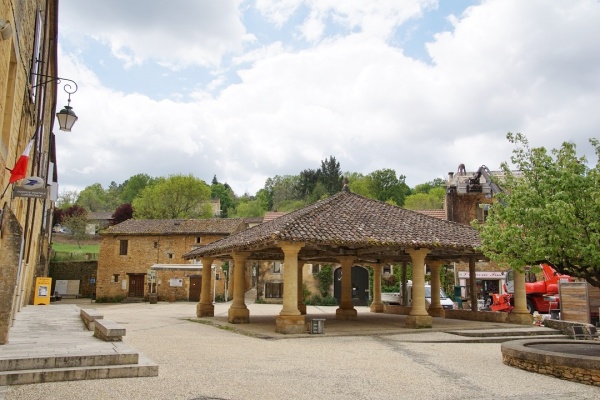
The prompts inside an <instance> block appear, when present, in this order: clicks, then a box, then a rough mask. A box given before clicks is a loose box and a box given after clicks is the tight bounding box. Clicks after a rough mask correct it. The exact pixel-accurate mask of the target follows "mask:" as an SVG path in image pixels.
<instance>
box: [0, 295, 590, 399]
mask: <svg viewBox="0 0 600 400" xmlns="http://www.w3.org/2000/svg"><path fill="white" fill-rule="evenodd" d="M69 302H70V303H76V304H75V305H77V306H79V307H82V308H95V309H97V310H99V311H101V312H102V313H103V314H104V318H106V319H110V320H113V321H116V322H118V323H120V324H123V326H124V327H126V329H127V334H126V336H125V338H124V345H126V346H129V347H131V348H134V349H135V350H137V351H139V352H141V353H143V354H144V355H145V356H146V357H148V358H149V359H151V360H152V361H153V362H155V363H157V364H158V365H159V374H158V377H151V378H123V379H100V380H87V381H70V382H60V383H44V384H36V385H21V386H8V387H7V386H5V387H0V399H3V400H8V399H11V400H12V399H23V400H34V399H40V400H42V399H44V400H52V399H60V400H65V399H86V400H94V399H128V400H134V399H145V400H148V399H170V400H171V399H173V400H175V399H186V400H191V399H231V400H233V399H235V400H237V399H239V400H252V399H286V400H292V399H344V400H348V399H393V398H398V399H491V398H493V399H515V400H516V399H540V400H542V399H543V400H546V399H549V398H561V399H597V398H598V397H599V396H600V389H599V388H597V387H592V386H586V385H582V384H578V383H573V382H568V381H563V380H559V379H556V378H552V377H549V376H544V375H539V374H534V373H529V372H526V371H523V370H520V369H516V368H512V367H508V366H505V365H504V364H503V363H502V360H501V353H500V344H499V343H468V342H466V341H465V340H466V339H465V338H462V337H459V336H456V335H452V334H449V333H447V332H446V331H448V330H456V329H478V328H486V327H496V328H497V327H499V326H504V325H500V324H483V323H476V322H471V321H456V320H454V321H453V320H442V319H438V318H435V319H434V328H433V329H431V330H420V331H415V330H409V329H405V328H404V327H403V318H404V317H401V316H391V315H385V316H381V315H374V314H371V313H369V312H368V308H366V307H357V310H358V313H359V314H358V320H357V321H352V322H350V321H335V320H334V315H335V307H312V306H308V309H307V312H308V315H309V317H308V319H310V318H326V321H325V333H324V334H322V335H293V336H292V335H282V334H277V333H275V322H274V315H276V314H277V313H278V312H279V311H280V309H281V306H280V305H266V304H248V308H249V309H250V320H251V323H250V324H247V325H231V324H228V323H227V322H226V320H227V310H228V307H229V304H218V303H217V304H216V305H215V317H214V318H206V319H203V322H198V321H196V318H195V310H196V304H195V303H184V302H177V303H167V302H159V303H158V304H146V303H130V304H91V303H90V301H89V300H71V301H68V300H67V301H63V302H60V303H53V304H52V305H50V306H46V307H49V308H50V309H52V311H53V312H54V311H55V310H56V309H58V310H60V309H59V307H69V308H72V307H74V305H73V304H68V303H69ZM39 307H44V306H28V307H26V308H25V309H24V310H23V311H22V313H24V312H25V311H27V312H30V311H37V310H39ZM32 309H33V310H32ZM42 310H43V309H42ZM65 310H66V308H65ZM45 314H46V315H47V316H49V315H50V314H51V313H49V312H47V313H45ZM367 322H368V323H367ZM509 328H516V327H514V326H513V327H509ZM70 329H71V328H65V335H70V334H72V332H70V331H69V330H70ZM82 329H83V325H82ZM517 329H518V328H517ZM13 334H14V336H15V337H13V341H17V340H18V330H17V331H15V332H12V333H11V335H13ZM35 336H36V337H37V339H36V342H37V343H35V344H34V343H32V347H33V346H51V340H49V339H45V338H44V335H43V334H42V335H38V334H36V335H35ZM92 339H93V338H92ZM98 345H99V346H105V344H103V343H99V344H98ZM9 346H10V342H9ZM7 349H10V347H4V348H3V347H0V354H2V351H8V350H7Z"/></svg>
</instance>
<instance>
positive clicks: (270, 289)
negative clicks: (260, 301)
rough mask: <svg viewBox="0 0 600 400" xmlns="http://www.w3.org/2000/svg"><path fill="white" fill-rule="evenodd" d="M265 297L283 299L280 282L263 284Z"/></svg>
mask: <svg viewBox="0 0 600 400" xmlns="http://www.w3.org/2000/svg"><path fill="white" fill-rule="evenodd" d="M265 297H266V298H268V299H280V298H282V297H283V283H282V282H267V283H265Z"/></svg>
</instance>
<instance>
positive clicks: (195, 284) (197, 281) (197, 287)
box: [188, 276, 202, 301]
mask: <svg viewBox="0 0 600 400" xmlns="http://www.w3.org/2000/svg"><path fill="white" fill-rule="evenodd" d="M201 290H202V277H201V276H190V295H189V297H188V299H189V301H200V291H201Z"/></svg>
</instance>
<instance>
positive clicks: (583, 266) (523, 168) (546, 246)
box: [473, 133, 600, 287]
mask: <svg viewBox="0 0 600 400" xmlns="http://www.w3.org/2000/svg"><path fill="white" fill-rule="evenodd" d="M507 138H508V140H509V141H510V142H511V143H513V144H515V146H516V148H515V150H514V151H513V156H512V157H511V162H512V163H513V164H514V165H515V166H516V167H517V169H518V170H519V171H520V173H514V172H512V171H511V169H510V168H509V166H508V164H507V163H503V164H502V170H503V172H504V174H505V179H504V181H503V182H501V186H502V188H503V189H504V192H503V193H501V194H499V195H498V199H499V202H497V203H496V204H495V205H494V206H493V207H491V208H490V211H489V215H488V218H487V221H486V223H485V224H478V223H476V222H473V224H474V226H476V227H477V228H478V229H479V231H480V235H481V240H482V243H483V246H482V250H483V251H484V253H485V255H486V256H488V257H490V258H491V259H492V260H494V261H497V262H499V263H502V264H505V265H509V266H510V267H512V268H513V269H517V270H522V269H523V268H524V266H526V265H538V264H539V263H541V262H548V263H549V264H551V265H553V266H554V267H555V268H556V270H557V271H558V272H561V273H564V274H568V275H571V276H575V277H579V278H583V279H585V280H587V281H588V282H589V283H590V284H592V285H594V286H597V287H600V246H598V243H600V164H596V166H595V167H593V168H590V167H588V166H587V160H586V158H585V157H578V156H577V153H576V147H575V145H574V144H572V143H566V142H565V143H563V144H562V146H561V147H560V148H559V149H553V150H552V151H551V153H550V154H549V153H548V152H547V151H546V149H545V148H543V147H538V148H530V147H529V144H528V141H527V139H526V138H525V136H523V135H521V134H516V135H513V134H511V133H509V134H508V135H507ZM590 143H591V144H592V146H593V147H594V148H595V151H596V155H597V156H600V143H599V142H598V140H596V139H591V140H590Z"/></svg>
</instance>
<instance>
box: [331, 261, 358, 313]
mask: <svg viewBox="0 0 600 400" xmlns="http://www.w3.org/2000/svg"><path fill="white" fill-rule="evenodd" d="M339 262H340V264H341V265H342V296H341V301H340V306H339V307H338V308H337V310H335V318H336V319H340V320H348V319H356V315H357V312H356V309H355V308H354V304H352V264H353V263H354V257H341V258H340V259H339Z"/></svg>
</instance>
